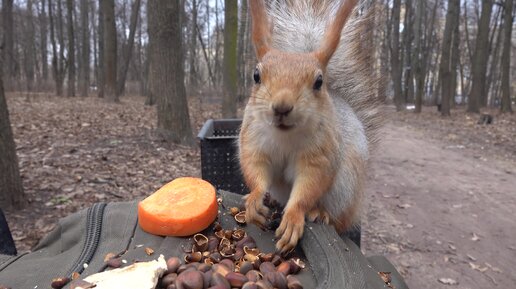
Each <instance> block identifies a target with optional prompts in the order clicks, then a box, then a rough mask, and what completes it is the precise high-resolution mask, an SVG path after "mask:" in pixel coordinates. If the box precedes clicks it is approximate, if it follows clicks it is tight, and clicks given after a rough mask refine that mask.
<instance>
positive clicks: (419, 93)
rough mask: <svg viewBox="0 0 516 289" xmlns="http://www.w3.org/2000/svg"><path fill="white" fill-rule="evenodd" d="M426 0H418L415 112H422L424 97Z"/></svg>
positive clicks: (415, 31) (415, 35) (415, 32)
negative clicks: (424, 20)
mask: <svg viewBox="0 0 516 289" xmlns="http://www.w3.org/2000/svg"><path fill="white" fill-rule="evenodd" d="M425 2H426V1H423V0H417V1H416V5H417V7H416V25H415V30H414V39H415V41H416V52H415V57H414V67H415V71H414V72H415V73H414V77H415V79H416V96H415V109H414V112H416V113H420V112H421V105H422V98H423V89H424V87H423V86H424V82H425V77H424V75H423V74H424V73H425V72H424V71H423V61H424V59H423V55H422V51H421V42H422V41H423V40H422V36H423V35H422V32H423V12H424V8H425Z"/></svg>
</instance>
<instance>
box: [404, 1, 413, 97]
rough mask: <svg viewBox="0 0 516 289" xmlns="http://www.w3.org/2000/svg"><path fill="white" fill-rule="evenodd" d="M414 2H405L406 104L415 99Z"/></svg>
mask: <svg viewBox="0 0 516 289" xmlns="http://www.w3.org/2000/svg"><path fill="white" fill-rule="evenodd" d="M412 29H413V21H412V0H405V20H404V28H403V52H404V55H403V56H402V59H404V61H402V63H404V64H405V65H404V66H403V67H404V69H403V70H404V79H405V81H404V82H403V84H404V87H403V97H404V99H405V103H410V102H413V99H414V82H413V72H414V71H413V67H412Z"/></svg>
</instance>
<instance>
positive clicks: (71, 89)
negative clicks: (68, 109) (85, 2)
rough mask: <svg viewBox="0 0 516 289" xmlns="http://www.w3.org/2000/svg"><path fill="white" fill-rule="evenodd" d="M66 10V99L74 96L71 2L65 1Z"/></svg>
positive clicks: (73, 37)
mask: <svg viewBox="0 0 516 289" xmlns="http://www.w3.org/2000/svg"><path fill="white" fill-rule="evenodd" d="M66 7H67V10H68V25H67V26H68V97H71V96H75V36H74V31H73V29H74V28H73V26H74V25H73V10H74V3H73V0H66Z"/></svg>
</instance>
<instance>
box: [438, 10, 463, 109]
mask: <svg viewBox="0 0 516 289" xmlns="http://www.w3.org/2000/svg"><path fill="white" fill-rule="evenodd" d="M458 6H460V0H448V11H447V12H446V24H445V25H444V35H443V45H442V47H441V49H442V50H441V65H440V67H439V77H440V79H441V81H440V82H441V91H442V92H441V115H442V116H449V115H450V97H452V96H451V94H452V89H451V85H452V83H451V77H452V72H451V69H452V68H451V59H450V58H451V50H452V40H453V31H454V30H455V27H454V25H455V22H456V19H458V17H459V15H458V14H457V13H458ZM453 91H454V90H453Z"/></svg>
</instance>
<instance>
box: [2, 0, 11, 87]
mask: <svg viewBox="0 0 516 289" xmlns="http://www.w3.org/2000/svg"><path fill="white" fill-rule="evenodd" d="M2 22H3V34H4V36H3V40H2V46H3V48H2V52H3V55H2V56H3V59H4V65H3V67H2V68H1V69H3V71H4V75H5V78H6V79H7V80H6V88H7V90H10V89H11V87H12V81H13V80H14V40H13V33H14V32H13V0H2Z"/></svg>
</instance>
